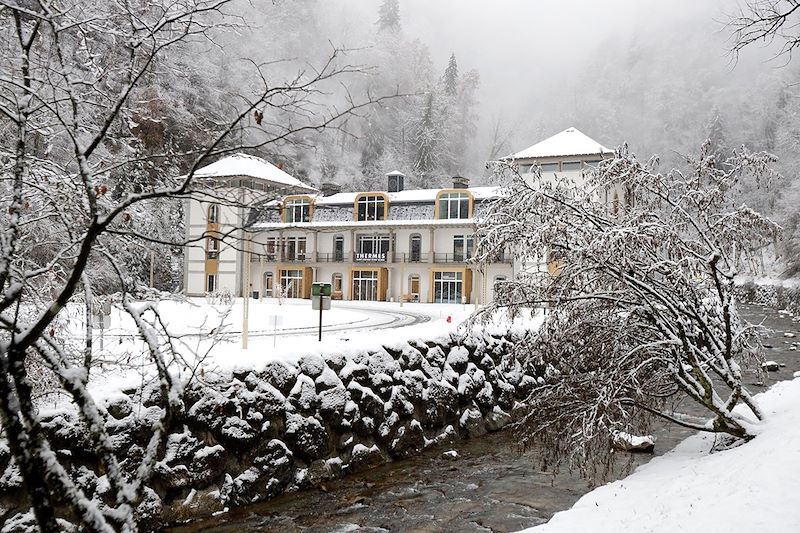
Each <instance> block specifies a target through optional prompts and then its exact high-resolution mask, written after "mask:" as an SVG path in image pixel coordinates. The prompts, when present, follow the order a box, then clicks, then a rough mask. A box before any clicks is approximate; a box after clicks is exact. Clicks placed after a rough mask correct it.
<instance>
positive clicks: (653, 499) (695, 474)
mask: <svg viewBox="0 0 800 533" xmlns="http://www.w3.org/2000/svg"><path fill="white" fill-rule="evenodd" d="M758 399H759V402H760V405H761V406H762V408H763V409H764V410H765V411H766V413H767V414H768V418H767V421H766V423H765V424H764V427H763V430H762V432H761V434H759V436H758V437H757V438H755V439H754V440H753V441H751V442H749V443H747V444H746V445H743V446H740V447H738V448H734V449H731V450H726V451H722V452H717V453H713V454H710V453H709V450H710V448H711V444H712V442H713V436H711V435H707V434H702V435H695V436H692V437H690V438H688V439H686V440H685V441H684V442H682V443H681V444H680V445H678V446H677V447H676V448H675V449H674V450H672V451H671V452H669V453H667V454H665V455H663V456H661V457H657V458H655V459H653V460H652V461H650V462H649V463H647V464H646V465H644V466H641V467H639V468H638V469H637V470H636V471H635V472H634V473H633V474H631V475H630V476H628V477H627V478H625V479H622V480H619V481H615V482H613V483H610V484H608V485H605V486H602V487H600V488H598V489H595V490H594V491H592V492H590V493H588V494H586V495H585V496H583V497H582V498H581V499H580V500H578V502H577V503H576V504H575V505H574V506H573V507H572V508H571V509H569V510H567V511H563V512H561V513H557V514H556V515H555V516H553V518H552V519H551V520H550V521H549V522H548V523H547V524H544V525H541V526H538V527H534V528H530V529H527V530H525V533H573V532H577V531H591V532H593V533H604V532H608V533H620V532H623V531H631V532H634V531H635V532H637V533H644V532H665V533H666V532H670V533H671V532H680V533H693V532H697V533H731V532H747V533H755V532H765V533H767V532H769V533H784V532H786V533H789V532H795V531H800V510H798V507H797V497H798V494H799V493H800V379H794V380H792V381H784V382H781V383H778V384H776V385H774V386H773V387H772V388H771V389H770V390H769V391H767V392H764V393H762V394H760V395H759V396H758Z"/></svg>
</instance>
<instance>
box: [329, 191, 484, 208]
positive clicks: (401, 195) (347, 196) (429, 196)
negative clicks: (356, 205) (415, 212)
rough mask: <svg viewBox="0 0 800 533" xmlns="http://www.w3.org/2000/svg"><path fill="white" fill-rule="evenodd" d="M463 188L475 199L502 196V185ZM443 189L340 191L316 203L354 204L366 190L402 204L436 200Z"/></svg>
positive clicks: (391, 201)
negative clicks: (357, 197)
mask: <svg viewBox="0 0 800 533" xmlns="http://www.w3.org/2000/svg"><path fill="white" fill-rule="evenodd" d="M457 190H462V189H457ZM463 190H464V191H466V192H470V193H472V197H473V198H474V199H475V200H487V199H491V198H497V197H498V196H500V187H470V188H469V189H463ZM441 191H442V189H409V190H405V191H399V192H383V191H362V192H340V193H336V194H332V195H330V196H317V197H316V199H315V203H316V205H344V204H349V205H353V202H355V201H356V196H358V195H359V194H365V192H380V193H381V194H385V195H387V196H388V197H389V202H390V203H398V204H400V203H404V202H435V201H436V195H437V194H439V192H441Z"/></svg>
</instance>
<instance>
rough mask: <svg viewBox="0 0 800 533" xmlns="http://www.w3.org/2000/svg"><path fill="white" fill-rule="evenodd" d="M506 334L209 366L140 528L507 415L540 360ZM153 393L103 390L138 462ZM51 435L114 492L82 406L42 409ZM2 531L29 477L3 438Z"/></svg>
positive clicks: (86, 480) (76, 472) (380, 458)
mask: <svg viewBox="0 0 800 533" xmlns="http://www.w3.org/2000/svg"><path fill="white" fill-rule="evenodd" d="M514 343H515V337H514V335H513V334H511V333H504V334H502V335H501V334H488V333H486V334H482V335H477V336H476V335H472V336H469V337H459V336H454V335H453V336H450V337H445V338H442V339H439V340H436V341H430V342H424V343H423V342H421V341H416V342H411V343H405V344H402V345H397V346H391V347H383V348H381V349H379V350H373V351H363V352H357V353H355V354H350V355H347V356H345V355H343V354H339V353H324V354H322V355H315V354H310V355H306V356H304V357H301V358H299V360H297V362H282V361H273V362H270V363H268V364H267V365H266V366H265V367H264V368H263V369H261V370H253V371H242V372H233V373H232V374H228V375H215V376H210V375H209V374H208V373H207V374H206V375H205V377H204V379H203V380H202V381H203V382H202V383H201V382H200V380H197V381H195V382H193V383H191V384H190V385H188V386H187V388H186V391H185V396H184V404H185V412H184V413H183V414H182V415H181V417H180V419H179V420H178V421H177V423H176V425H175V427H173V428H172V429H171V434H170V436H169V440H168V442H167V445H166V448H165V449H164V450H162V451H163V454H162V457H163V459H162V460H161V461H160V462H159V463H158V465H157V468H156V472H155V475H154V477H153V478H152V479H151V480H150V481H149V482H148V484H147V488H146V491H145V499H144V501H143V502H142V504H141V505H140V506H139V508H138V513H139V517H140V521H141V524H142V529H143V530H151V529H155V528H157V527H159V526H161V525H164V524H169V523H176V522H180V521H184V520H187V519H190V518H193V517H200V516H207V515H209V514H211V513H213V512H216V511H219V510H222V509H224V508H226V507H227V508H232V507H235V506H241V505H246V504H249V503H253V502H257V501H263V500H267V499H269V498H273V497H275V496H278V495H280V494H283V493H284V492H287V491H293V490H298V489H303V488H308V487H312V486H314V485H315V484H318V483H320V482H322V481H324V480H326V479H331V478H337V477H341V476H344V475H346V474H347V473H350V472H356V471H359V470H362V469H365V468H369V467H372V466H374V465H379V464H382V463H385V462H387V461H391V460H393V459H402V458H405V457H409V456H411V455H414V454H416V453H418V452H420V450H422V449H424V448H426V447H429V446H432V445H436V444H439V443H444V442H448V441H453V440H456V439H459V438H469V437H476V436H479V435H482V434H484V433H485V432H487V431H495V430H499V429H501V428H502V427H504V426H505V425H506V424H508V423H509V422H510V421H511V420H512V413H513V412H514V410H515V408H518V407H519V403H518V402H520V401H522V400H523V399H524V398H526V397H527V396H528V394H529V392H530V391H531V390H532V388H533V386H534V385H535V383H536V378H535V377H534V376H537V375H541V373H540V369H538V370H537V369H532V368H531V369H527V370H525V369H523V367H522V366H521V365H520V363H519V362H518V361H517V360H516V359H515V358H513V357H512V356H511V355H509V353H510V352H511V349H510V348H511V347H512V346H513V344H514ZM158 405H159V398H158V393H157V392H156V391H155V389H152V388H148V387H146V388H145V389H144V390H126V391H123V393H122V394H120V395H118V396H116V397H113V398H111V399H107V400H106V401H105V416H106V426H107V428H108V430H109V432H110V433H111V434H112V435H113V441H114V445H115V447H116V449H117V450H119V453H120V456H121V457H125V458H126V459H125V461H124V466H125V467H126V468H127V469H132V468H135V467H136V465H137V464H138V462H139V460H140V458H141V457H142V454H143V453H144V450H143V446H144V444H145V443H146V442H147V439H148V437H149V435H150V428H151V427H152V421H153V420H154V419H156V418H157V417H158V415H159V413H160V408H159V407H158ZM43 419H44V426H45V428H47V431H48V433H49V434H50V436H51V438H52V442H53V447H54V449H55V450H57V454H58V455H59V457H60V459H61V460H62V462H63V463H65V464H67V465H69V468H70V471H71V472H72V474H73V477H74V478H75V479H76V481H77V482H78V483H79V484H80V485H81V486H82V487H83V489H84V490H85V491H86V492H87V494H89V495H90V497H94V498H98V499H100V500H104V499H107V498H110V496H111V495H110V494H109V486H108V482H107V479H106V477H105V476H103V475H102V474H101V472H102V470H101V466H100V465H99V464H98V461H97V458H96V457H95V456H94V454H93V453H92V451H91V446H90V445H89V444H88V442H87V440H86V437H85V431H84V430H83V428H82V427H81V423H80V422H79V421H78V420H77V418H76V416H74V415H71V414H69V413H65V412H60V413H58V414H50V415H45V416H43ZM0 472H2V475H1V476H0V507H2V508H4V509H5V511H6V514H5V515H4V516H3V515H2V513H0V520H4V522H5V527H4V528H2V531H19V530H24V527H23V524H24V522H26V520H24V519H22V518H21V517H22V516H23V514H22V513H23V512H24V511H26V510H27V503H26V501H25V496H24V491H22V490H20V489H21V488H22V487H21V480H20V477H19V473H18V472H17V469H16V466H15V465H14V463H13V460H11V459H10V454H9V452H8V448H7V446H5V445H4V444H2V443H1V442H0Z"/></svg>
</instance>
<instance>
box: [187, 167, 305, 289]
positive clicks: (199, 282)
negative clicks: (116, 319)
mask: <svg viewBox="0 0 800 533" xmlns="http://www.w3.org/2000/svg"><path fill="white" fill-rule="evenodd" d="M192 183H193V194H192V198H191V199H188V200H187V201H186V205H185V206H184V221H185V226H186V240H187V242H188V243H189V246H187V247H186V248H185V251H184V262H183V264H184V271H183V287H184V291H185V292H186V294H187V295H190V296H201V295H203V294H207V293H214V292H217V291H226V292H228V293H230V294H231V295H235V296H240V295H242V294H244V293H245V292H248V289H247V287H244V269H243V264H244V261H245V248H246V243H247V242H248V238H247V233H246V229H245V225H246V222H247V218H248V216H249V213H250V209H249V208H248V206H251V205H255V204H258V203H262V202H265V201H268V200H271V199H275V198H277V197H279V196H284V195H287V194H308V193H311V194H315V193H316V192H317V190H316V189H314V188H313V187H310V186H308V185H306V184H305V183H303V182H302V181H300V180H298V179H297V178H295V177H293V176H291V175H289V174H287V173H286V172H284V171H283V170H281V169H280V168H278V167H276V166H275V165H273V164H271V163H269V162H267V161H265V160H263V159H261V158H259V157H255V156H251V155H247V154H233V155H230V156H227V157H223V158H222V159H220V160H218V161H216V162H214V163H211V164H210V165H206V166H204V167H202V168H200V169H198V170H197V171H195V173H194V177H193V180H192ZM223 237H224V238H223Z"/></svg>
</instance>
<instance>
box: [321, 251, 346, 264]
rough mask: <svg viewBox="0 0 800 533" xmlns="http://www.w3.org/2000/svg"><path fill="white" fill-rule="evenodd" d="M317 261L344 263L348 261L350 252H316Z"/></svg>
mask: <svg viewBox="0 0 800 533" xmlns="http://www.w3.org/2000/svg"><path fill="white" fill-rule="evenodd" d="M317 261H318V262H320V263H345V262H350V254H346V253H344V252H333V253H318V254H317Z"/></svg>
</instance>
